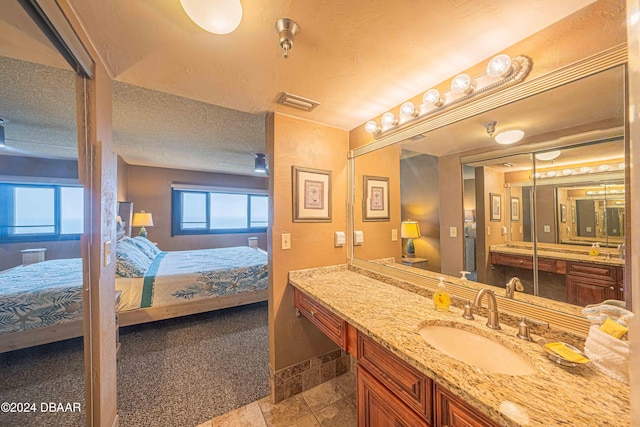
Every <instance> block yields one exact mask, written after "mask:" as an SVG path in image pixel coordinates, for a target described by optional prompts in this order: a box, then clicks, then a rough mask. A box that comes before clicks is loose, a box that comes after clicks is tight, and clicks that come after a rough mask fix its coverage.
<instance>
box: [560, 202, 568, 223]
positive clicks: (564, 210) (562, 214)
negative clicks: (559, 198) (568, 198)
mask: <svg viewBox="0 0 640 427" xmlns="http://www.w3.org/2000/svg"><path fill="white" fill-rule="evenodd" d="M560 222H561V223H563V224H566V223H567V205H563V204H562V203H560Z"/></svg>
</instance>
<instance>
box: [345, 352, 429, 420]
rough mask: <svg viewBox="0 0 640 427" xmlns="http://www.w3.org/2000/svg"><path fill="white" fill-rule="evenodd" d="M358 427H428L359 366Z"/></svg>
mask: <svg viewBox="0 0 640 427" xmlns="http://www.w3.org/2000/svg"><path fill="white" fill-rule="evenodd" d="M357 369H358V374H357V375H358V426H359V427H376V426H394V427H428V426H429V423H428V422H427V421H426V420H424V419H422V418H420V417H419V416H418V415H417V414H416V413H415V412H414V411H412V410H411V408H409V407H408V406H407V405H405V404H404V403H402V401H400V400H399V399H398V398H397V397H396V396H395V395H394V394H393V393H391V392H390V391H389V390H388V389H387V388H386V387H385V386H384V385H382V384H381V383H380V382H379V381H377V380H376V379H375V378H374V377H373V376H372V375H371V374H370V373H369V372H367V370H366V369H364V368H363V367H362V365H358V368H357Z"/></svg>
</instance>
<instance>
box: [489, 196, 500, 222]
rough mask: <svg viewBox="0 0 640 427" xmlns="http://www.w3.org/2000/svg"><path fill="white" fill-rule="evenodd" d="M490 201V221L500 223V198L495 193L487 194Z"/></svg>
mask: <svg viewBox="0 0 640 427" xmlns="http://www.w3.org/2000/svg"><path fill="white" fill-rule="evenodd" d="M489 200H490V201H491V215H490V220H491V221H502V196H500V195H499V194H496V193H489Z"/></svg>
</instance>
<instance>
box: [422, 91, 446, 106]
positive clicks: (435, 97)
mask: <svg viewBox="0 0 640 427" xmlns="http://www.w3.org/2000/svg"><path fill="white" fill-rule="evenodd" d="M422 102H424V103H425V104H432V105H435V106H436V107H440V106H441V105H442V104H444V100H443V99H442V98H440V92H438V89H429V90H428V91H426V92H425V93H424V96H423V97H422Z"/></svg>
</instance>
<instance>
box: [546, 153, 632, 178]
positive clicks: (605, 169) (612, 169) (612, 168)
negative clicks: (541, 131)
mask: <svg viewBox="0 0 640 427" xmlns="http://www.w3.org/2000/svg"><path fill="white" fill-rule="evenodd" d="M549 153H553V151H551V152H549ZM539 154H546V153H536V154H535V156H536V158H538V155H539ZM554 158H555V157H554ZM543 160H544V159H543ZM623 164H624V163H623ZM617 166H618V164H617V163H609V164H602V165H599V166H598V167H595V166H594V167H591V166H582V167H576V168H565V169H563V170H562V171H560V170H559V169H558V170H551V171H544V172H536V173H535V175H534V176H535V177H536V178H553V177H554V176H561V175H562V176H570V175H584V174H591V173H607V174H611V173H620V172H619V169H618V168H617Z"/></svg>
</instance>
